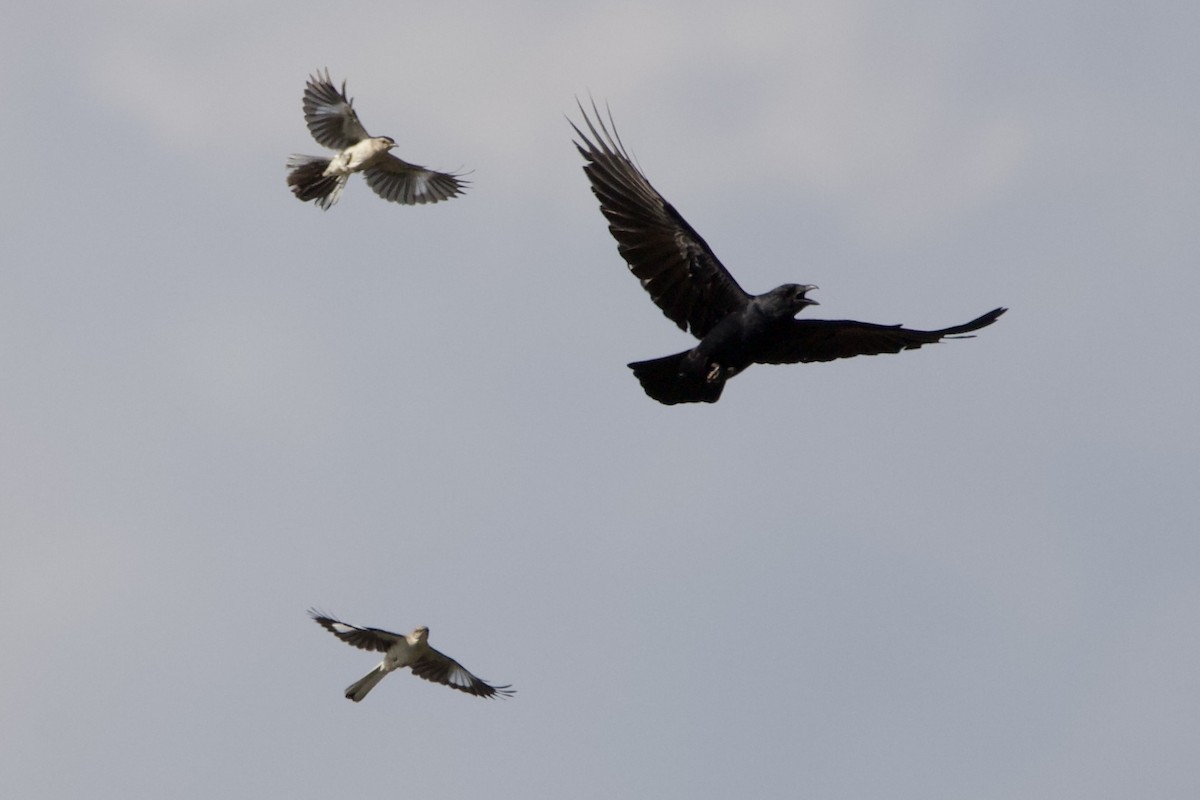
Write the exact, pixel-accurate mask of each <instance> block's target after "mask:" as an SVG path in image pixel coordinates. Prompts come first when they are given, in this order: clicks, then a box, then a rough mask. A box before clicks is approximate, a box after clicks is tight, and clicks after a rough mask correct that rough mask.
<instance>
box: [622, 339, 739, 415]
mask: <svg viewBox="0 0 1200 800" xmlns="http://www.w3.org/2000/svg"><path fill="white" fill-rule="evenodd" d="M689 352H690V351H688V350H685V351H684V352H682V353H676V354H675V355H673V356H663V357H662V358H655V359H652V360H650V361H635V362H634V363H632V364H630V365H629V368H630V369H631V370H633V374H634V375H635V376H636V377H637V379H638V381H639V382H641V384H642V388H643V389H645V390H646V394H648V395H650V396H651V397H653V398H654V399H655V400H657V401H658V402H660V403H663V404H665V405H668V406H673V405H675V404H676V403H715V402H717V400H718V399H719V398H720V397H721V390H722V389H724V388H725V378H723V377H716V378H714V379H712V380H709V379H708V377H707V376H705V375H696V374H694V373H693V372H691V371H690V370H687V369H686V368H685V365H684V359H685V358H687V355H688V353H689Z"/></svg>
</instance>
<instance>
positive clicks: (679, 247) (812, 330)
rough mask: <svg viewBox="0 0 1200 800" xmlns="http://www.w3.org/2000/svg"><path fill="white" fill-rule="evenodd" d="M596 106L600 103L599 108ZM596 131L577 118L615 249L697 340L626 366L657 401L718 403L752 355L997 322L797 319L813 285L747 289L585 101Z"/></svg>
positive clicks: (938, 335) (846, 351) (772, 359)
mask: <svg viewBox="0 0 1200 800" xmlns="http://www.w3.org/2000/svg"><path fill="white" fill-rule="evenodd" d="M593 110H595V109H593ZM580 111H581V112H582V113H583V118H584V122H585V124H586V125H587V128H588V130H589V131H590V132H591V138H589V137H588V136H587V135H586V134H584V133H583V131H581V130H580V129H579V127H578V126H576V125H574V124H572V127H573V128H574V129H575V132H576V133H577V134H578V135H579V138H580V139H581V140H582V142H576V144H575V146H576V148H577V149H578V150H579V153H580V154H581V155H582V156H583V158H584V160H585V161H586V162H587V164H586V165H585V166H584V168H583V169H584V172H585V173H586V174H587V176H588V180H589V181H590V182H591V184H592V192H593V193H594V194H595V195H596V198H597V199H598V200H599V201H600V210H601V211H602V212H603V214H604V216H605V217H606V218H607V219H608V222H609V226H608V227H609V231H611V232H612V235H613V238H615V239H616V240H617V249H618V250H619V251H620V253H621V255H622V256H623V257H624V258H625V261H626V263H628V264H629V269H630V271H632V272H633V274H634V275H636V276H637V277H638V279H639V280H640V281H641V283H642V286H643V287H644V288H645V289H646V291H647V292H649V293H650V298H651V299H652V300H653V301H654V302H655V304H657V305H658V307H659V308H661V309H662V311H663V313H664V314H665V315H666V316H667V317H668V318H670V319H671V320H672V321H673V322H675V324H676V325H678V326H679V327H680V328H681V329H683V330H685V331H691V333H692V335H693V336H695V337H696V338H697V339H699V340H700V343H699V344H698V345H696V346H695V347H693V348H692V349H691V350H687V351H685V352H682V353H676V354H674V355H670V356H664V357H663V358H656V359H652V360H649V361H637V362H634V363H632V364H630V365H629V367H630V368H631V369H632V370H633V373H634V375H635V376H636V377H637V379H638V381H640V382H641V384H642V388H643V389H645V391H646V394H648V395H650V396H651V397H652V398H654V399H655V400H658V401H659V402H660V403H665V404H667V405H674V404H675V403H697V402H704V403H715V402H716V401H717V400H718V399H719V398H720V396H721V391H722V389H724V387H725V382H726V381H727V380H729V379H730V378H732V377H733V376H734V375H737V374H738V373H739V372H742V371H743V370H744V369H746V368H747V367H749V366H750V365H751V364H794V363H797V362H807V361H832V360H834V359H837V358H850V357H852V356H861V355H876V354H879V353H898V352H900V351H901V350H911V349H915V348H918V347H920V346H922V345H925V344H933V343H934V342H938V341H941V340H942V339H943V338H945V337H947V336H954V335H960V334H966V333H970V332H971V331H975V330H978V329H980V328H983V327H985V326H987V325H991V324H992V323H993V322H995V321H996V319H997V318H998V317H999V316H1000V315H1001V314H1003V313H1004V311H1005V309H1003V308H997V309H993V310H992V311H989V312H988V313H986V314H984V315H982V316H980V317H978V318H976V319H974V320H972V321H971V322H968V323H965V324H963V325H956V326H954V327H950V328H942V329H940V330H933V331H924V330H916V329H912V328H904V327H901V326H899V325H877V324H875V323H870V322H856V321H853V320H823V319H806V320H798V319H795V316H796V314H798V313H799V312H800V311H802V310H803V309H804V307H805V306H809V305H817V301H815V300H812V299H809V298H808V297H807V293H808V292H810V291H812V290H813V289H816V288H817V287H816V286H813V285H811V284H784V285H782V286H779V287H777V288H775V289H772V290H771V291H769V292H766V293H765V294H760V295H752V294H749V293H747V292H746V291H745V290H744V289H742V287H741V286H739V285H738V283H737V281H736V280H734V278H733V276H732V275H731V274H730V273H729V271H728V270H726V269H725V267H724V265H722V264H721V262H720V261H719V260H718V259H717V257H716V255H714V254H713V252H712V250H711V249H709V247H708V245H707V244H706V243H705V242H704V240H703V239H702V238H701V237H700V234H698V233H696V231H695V230H694V229H693V228H692V226H691V225H689V224H688V223H687V221H686V220H685V219H684V218H683V217H682V216H681V215H680V214H679V212H678V211H676V210H675V208H674V206H672V205H671V204H670V203H668V202H667V201H666V199H665V198H664V197H663V196H662V195H661V194H659V193H658V191H657V190H656V189H655V188H654V187H653V186H651V185H650V182H649V181H647V180H646V178H645V176H644V175H642V173H641V172H640V171H639V170H638V169H637V167H636V166H634V164H633V162H632V160H631V159H630V158H629V155H628V154H627V153H626V152H625V148H624V146H623V145H622V144H621V141H620V139H619V137H617V135H616V132H615V128H614V130H613V131H612V132H610V131H609V129H608V127H606V126H605V125H604V122H603V120H602V119H600V115H599V112H598V111H597V112H596V121H595V122H594V123H593V122H592V120H591V119H590V118H589V117H588V115H587V112H586V111H584V109H583V107H582V106H580Z"/></svg>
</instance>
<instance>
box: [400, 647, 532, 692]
mask: <svg viewBox="0 0 1200 800" xmlns="http://www.w3.org/2000/svg"><path fill="white" fill-rule="evenodd" d="M410 669H412V671H413V674H414V675H416V676H417V677H418V678H424V679H425V680H427V681H433V682H434V683H440V684H442V685H443V686H449V687H450V688H452V689H458V690H459V691H460V692H466V693H467V694H473V695H475V696H476V697H495V696H496V695H503V696H505V697H507V696H510V695H512V694H515V693H516V690H515V689H512V688H511V687H509V686H492V685H491V684H490V683H488V682H487V681H484V680H480V679H479V678H477V677H475V676H474V675H472V674H471V673H470V672H469V671H467V669H466V667H464V666H463V665H462V664H460V663H458V662H457V661H455V660H454V659H453V658H450V657H449V656H447V655H445V654H444V653H441V652H439V651H437V650H435V649H434V648H432V647H431V648H429V651H428V652H427V653H425V655H423V656H421V658H420V660H419V661H417V663H415V664H413V665H411V667H410Z"/></svg>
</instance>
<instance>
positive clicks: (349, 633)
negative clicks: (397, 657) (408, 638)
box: [308, 609, 404, 653]
mask: <svg viewBox="0 0 1200 800" xmlns="http://www.w3.org/2000/svg"><path fill="white" fill-rule="evenodd" d="M308 615H309V616H310V617H312V618H313V619H314V620H316V621H317V623H318V624H319V625H320V626H321V627H322V628H324V629H325V630H327V631H329V632H330V633H332V634H333V635H334V636H336V637H338V638H339V639H341V640H342V641H343V642H345V643H346V644H348V645H351V646H352V647H357V648H358V649H359V650H373V651H375V652H379V653H386V652H387V651H388V650H390V649H391V647H392V645H394V644H395V643H396V642H398V641H400V640H401V639H403V638H404V637H403V636H401V635H400V634H398V633H392V632H391V631H385V630H380V629H379V628H359V627H358V626H356V625H348V624H346V623H345V622H342V621H341V620H337V619H334V618H333V617H330V616H327V615H325V614H322V613H321V612H319V611H316V610H314V609H310V610H309V612H308Z"/></svg>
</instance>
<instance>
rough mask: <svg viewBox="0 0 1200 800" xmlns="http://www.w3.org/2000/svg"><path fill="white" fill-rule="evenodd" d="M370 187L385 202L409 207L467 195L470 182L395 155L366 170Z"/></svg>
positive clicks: (364, 174) (364, 172) (387, 156)
mask: <svg viewBox="0 0 1200 800" xmlns="http://www.w3.org/2000/svg"><path fill="white" fill-rule="evenodd" d="M363 177H364V178H365V179H366V181H367V185H368V186H370V187H371V189H372V190H374V192H375V194H377V195H379V196H380V197H382V198H383V199H384V200H391V201H392V202H393V203H404V204H405V205H409V206H411V205H416V204H419V203H436V202H438V201H439V200H449V199H450V198H451V197H456V196H458V195H460V194H462V193H463V190H464V189H465V188H466V184H467V182H466V181H464V180H462V179H461V178H460V177H459V176H458V175H454V174H451V173H449V172H436V171H434V170H431V169H426V168H425V167H418V166H417V165H416V164H409V163H408V162H407V161H403V160H401V159H399V158H396V157H395V156H394V155H392V154H391V153H388V154H386V155H384V156H383V157H382V158H381V160H380V161H379V162H377V163H376V164H375V166H373V167H371V168H369V169H365V170H363Z"/></svg>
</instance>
